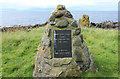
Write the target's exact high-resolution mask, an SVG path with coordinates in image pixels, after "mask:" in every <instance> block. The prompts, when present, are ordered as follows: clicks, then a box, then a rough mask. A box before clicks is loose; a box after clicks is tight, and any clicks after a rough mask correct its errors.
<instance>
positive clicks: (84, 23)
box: [79, 15, 91, 27]
mask: <svg viewBox="0 0 120 79" xmlns="http://www.w3.org/2000/svg"><path fill="white" fill-rule="evenodd" d="M79 26H87V27H91V23H90V20H89V16H88V15H83V17H82V19H79Z"/></svg>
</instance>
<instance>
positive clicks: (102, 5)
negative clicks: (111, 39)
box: [0, 0, 119, 11]
mask: <svg viewBox="0 0 120 79" xmlns="http://www.w3.org/2000/svg"><path fill="white" fill-rule="evenodd" d="M118 2H119V0H0V11H48V10H52V9H53V10H54V9H55V8H56V7H57V5H59V4H62V5H65V6H66V8H67V9H70V10H73V11H74V10H75V11H78V10H79V11H117V10H118Z"/></svg>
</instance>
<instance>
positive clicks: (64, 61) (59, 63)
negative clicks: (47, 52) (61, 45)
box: [52, 58, 72, 67]
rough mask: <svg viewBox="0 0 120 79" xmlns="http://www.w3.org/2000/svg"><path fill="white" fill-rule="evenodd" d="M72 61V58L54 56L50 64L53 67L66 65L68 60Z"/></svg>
mask: <svg viewBox="0 0 120 79" xmlns="http://www.w3.org/2000/svg"><path fill="white" fill-rule="evenodd" d="M71 61H72V59H67V58H59V59H57V58H55V59H53V60H52V66H54V67H60V66H62V65H68V64H69V63H70V62H71Z"/></svg>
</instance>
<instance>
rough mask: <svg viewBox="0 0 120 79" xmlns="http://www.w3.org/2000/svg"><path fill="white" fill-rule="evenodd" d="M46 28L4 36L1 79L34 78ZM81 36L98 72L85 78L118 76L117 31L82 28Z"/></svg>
mask: <svg viewBox="0 0 120 79" xmlns="http://www.w3.org/2000/svg"><path fill="white" fill-rule="evenodd" d="M44 31H45V28H44V27H40V28H38V29H34V30H32V31H30V32H23V31H22V32H20V31H18V32H10V33H3V34H2V76H3V77H32V73H33V66H34V65H33V64H34V62H35V54H36V51H37V47H38V45H39V44H40V43H41V38H42V36H43V34H44ZM82 34H83V37H84V41H85V42H86V44H87V46H88V48H89V50H90V51H91V54H92V55H93V56H94V57H95V64H96V66H97V67H98V72H97V73H95V74H94V73H86V74H85V75H83V77H118V39H117V38H118V32H117V30H113V29H112V30H105V29H94V28H83V27H82Z"/></svg>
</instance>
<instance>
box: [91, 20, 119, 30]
mask: <svg viewBox="0 0 120 79" xmlns="http://www.w3.org/2000/svg"><path fill="white" fill-rule="evenodd" d="M119 24H120V22H111V21H106V22H103V23H92V22H91V25H92V27H95V28H103V29H104V28H107V29H109V28H119V27H120V25H119Z"/></svg>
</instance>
